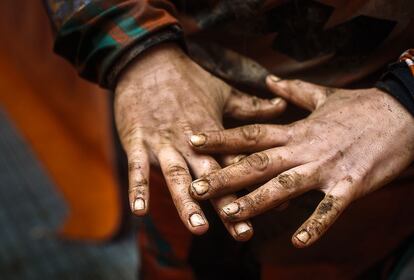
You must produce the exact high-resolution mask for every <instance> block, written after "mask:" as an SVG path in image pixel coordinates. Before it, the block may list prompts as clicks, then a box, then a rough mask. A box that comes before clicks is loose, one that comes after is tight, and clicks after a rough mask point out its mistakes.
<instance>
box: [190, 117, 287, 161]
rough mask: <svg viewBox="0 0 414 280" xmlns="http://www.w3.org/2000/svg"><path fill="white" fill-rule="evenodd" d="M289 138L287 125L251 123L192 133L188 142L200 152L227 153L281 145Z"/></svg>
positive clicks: (260, 149)
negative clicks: (225, 128)
mask: <svg viewBox="0 0 414 280" xmlns="http://www.w3.org/2000/svg"><path fill="white" fill-rule="evenodd" d="M289 139H290V132H289V126H282V125H264V124H262V125H260V124H253V125H246V126H241V127H237V128H232V129H227V130H221V131H209V132H204V133H201V134H196V135H192V136H191V137H190V144H191V145H192V146H193V148H194V149H195V150H197V151H200V152H210V153H226V154H229V153H243V152H256V151H262V150H265V149H269V148H272V147H275V146H283V145H286V144H287V143H288V142H289Z"/></svg>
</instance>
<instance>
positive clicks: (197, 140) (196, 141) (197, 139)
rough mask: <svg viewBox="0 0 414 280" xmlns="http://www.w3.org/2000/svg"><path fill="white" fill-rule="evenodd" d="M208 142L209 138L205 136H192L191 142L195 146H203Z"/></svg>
mask: <svg viewBox="0 0 414 280" xmlns="http://www.w3.org/2000/svg"><path fill="white" fill-rule="evenodd" d="M206 141H207V137H206V136H205V135H204V134H196V135H191V137H190V142H191V144H192V145H193V146H196V147H199V146H203V145H204V144H205V143H206Z"/></svg>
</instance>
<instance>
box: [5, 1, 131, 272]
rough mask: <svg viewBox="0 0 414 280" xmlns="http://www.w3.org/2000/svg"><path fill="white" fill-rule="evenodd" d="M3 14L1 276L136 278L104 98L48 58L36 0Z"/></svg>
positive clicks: (46, 30)
mask: <svg viewBox="0 0 414 280" xmlns="http://www.w3.org/2000/svg"><path fill="white" fill-rule="evenodd" d="M0 13H1V16H0V36H1V38H2V39H1V44H0V275H1V276H0V278H1V279H137V270H138V267H137V266H138V263H139V256H138V253H137V249H136V248H137V246H136V238H135V236H134V234H133V232H132V230H125V226H124V225H122V224H121V220H122V215H123V214H122V213H123V212H122V207H121V200H122V199H124V198H123V197H121V195H120V193H121V191H120V190H119V187H118V186H119V185H121V184H120V183H119V182H118V178H119V175H118V171H117V169H116V167H115V166H116V165H115V163H116V161H117V160H116V157H115V152H114V151H113V149H114V148H113V147H114V141H115V139H114V137H113V135H114V134H113V127H112V126H111V123H112V122H111V118H112V117H111V110H110V106H111V105H110V103H111V100H110V99H111V96H110V94H109V93H107V92H104V91H102V90H100V89H99V88H97V87H95V86H94V85H91V84H88V83H86V82H84V81H82V80H80V79H79V78H78V77H77V75H76V73H75V72H74V71H73V69H72V68H71V67H70V66H69V65H68V64H67V63H66V62H64V61H63V60H62V59H61V58H59V57H58V56H56V55H54V54H53V50H52V49H53V32H52V29H51V26H50V23H49V20H48V18H47V15H46V12H45V9H44V6H43V2H42V1H41V0H35V1H34V0H19V1H0ZM129 228H132V227H129Z"/></svg>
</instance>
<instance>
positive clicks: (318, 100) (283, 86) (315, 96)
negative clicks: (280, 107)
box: [266, 75, 328, 111]
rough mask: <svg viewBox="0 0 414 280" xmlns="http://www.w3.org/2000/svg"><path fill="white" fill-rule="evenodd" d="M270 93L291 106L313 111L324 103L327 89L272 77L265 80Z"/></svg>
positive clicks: (303, 82)
mask: <svg viewBox="0 0 414 280" xmlns="http://www.w3.org/2000/svg"><path fill="white" fill-rule="evenodd" d="M266 84H267V86H268V88H269V90H270V91H271V92H273V93H274V94H277V95H278V96H281V97H283V98H284V99H286V100H287V101H290V102H292V103H293V104H295V105H297V106H299V107H301V108H304V109H307V110H309V111H314V110H315V109H317V108H318V107H320V106H321V105H322V104H323V103H325V101H326V97H327V91H328V88H326V87H323V86H319V85H315V84H312V83H308V82H305V81H302V80H282V79H281V78H279V77H276V76H274V75H269V76H267V78H266Z"/></svg>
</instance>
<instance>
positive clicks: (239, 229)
mask: <svg viewBox="0 0 414 280" xmlns="http://www.w3.org/2000/svg"><path fill="white" fill-rule="evenodd" d="M234 230H235V231H236V233H237V235H243V234H246V233H248V232H250V231H251V230H252V228H251V227H250V226H249V225H248V224H246V223H245V222H241V223H237V224H236V225H235V226H234Z"/></svg>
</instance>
